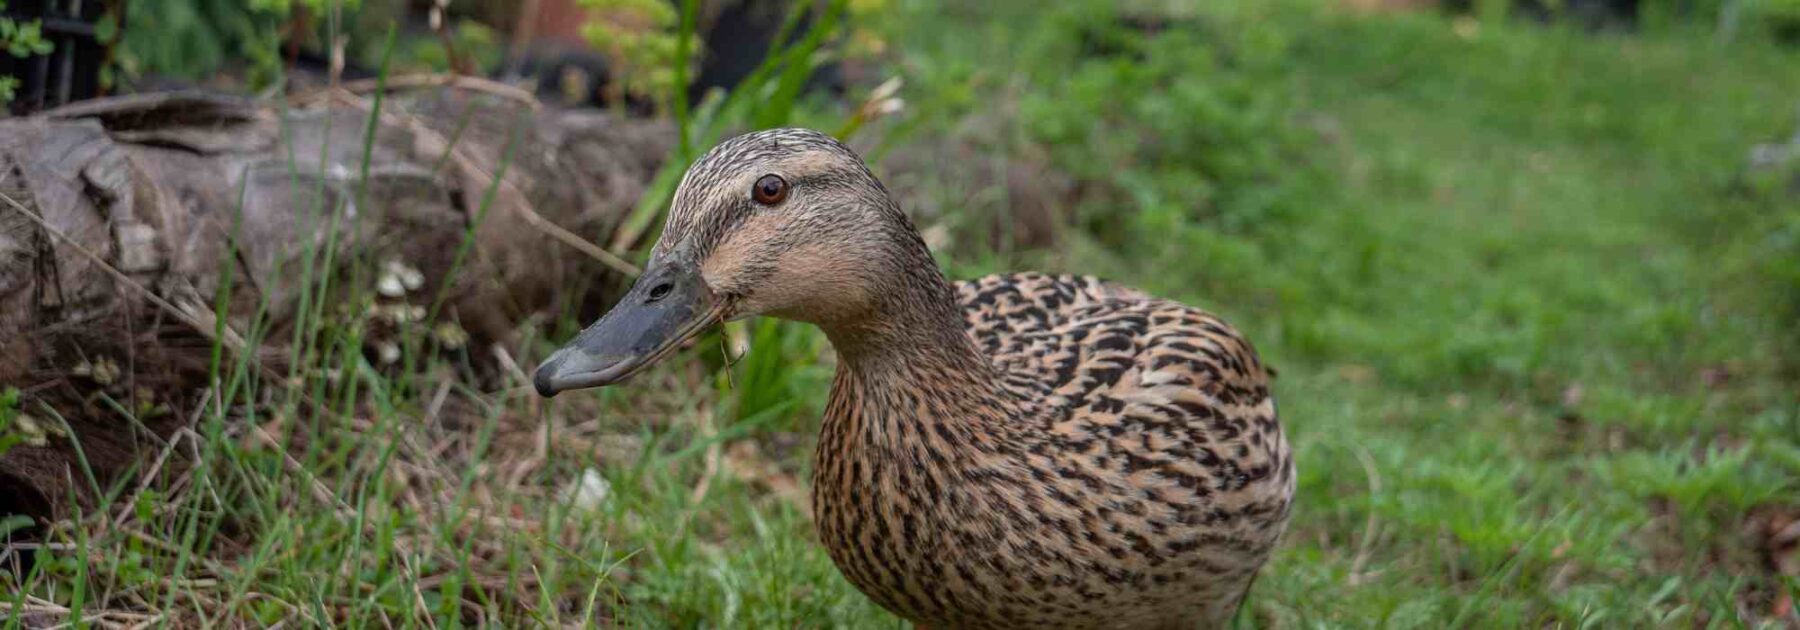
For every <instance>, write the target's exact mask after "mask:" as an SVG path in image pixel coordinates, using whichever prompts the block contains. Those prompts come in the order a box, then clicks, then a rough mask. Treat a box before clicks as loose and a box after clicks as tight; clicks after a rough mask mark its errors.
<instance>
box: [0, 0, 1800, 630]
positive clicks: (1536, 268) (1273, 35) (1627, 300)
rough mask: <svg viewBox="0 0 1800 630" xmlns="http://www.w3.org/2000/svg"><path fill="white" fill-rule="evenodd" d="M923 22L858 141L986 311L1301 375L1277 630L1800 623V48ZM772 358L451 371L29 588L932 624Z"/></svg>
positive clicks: (40, 555) (129, 605)
mask: <svg viewBox="0 0 1800 630" xmlns="http://www.w3.org/2000/svg"><path fill="white" fill-rule="evenodd" d="M887 10H888V11H889V12H890V15H889V16H888V17H889V18H890V19H889V20H887V21H886V22H885V23H884V24H883V25H881V26H880V27H879V28H875V29H874V31H875V32H876V34H877V35H878V36H879V37H881V38H884V41H885V44H886V45H887V46H889V47H891V49H892V50H891V51H890V53H889V54H888V58H889V59H890V61H892V65H891V67H889V68H887V70H886V72H889V73H896V74H899V75H902V76H905V77H906V79H907V84H906V86H905V87H904V88H903V89H902V91H901V95H902V96H903V97H904V98H905V99H906V103H907V105H906V109H905V111H903V112H902V113H901V114H899V115H897V116H894V117H891V118H889V119H883V120H881V121H877V122H875V123H872V124H871V125H870V126H869V127H868V128H866V129H864V130H862V131H860V132H859V136H858V139H857V141H856V142H853V144H855V145H856V146H858V147H860V148H862V149H864V151H865V155H867V156H869V157H871V158H874V159H875V161H876V171H877V173H878V174H882V175H884V176H885V177H886V178H887V179H888V184H889V187H890V188H893V189H894V190H895V192H896V193H897V194H899V195H900V196H901V197H902V198H903V199H905V203H907V204H908V206H909V208H910V209H911V210H912V211H914V213H915V215H916V216H918V217H919V222H920V223H921V224H922V225H923V226H925V227H927V228H928V229H927V231H928V233H929V234H930V236H929V239H930V240H931V241H932V242H933V243H934V244H935V245H938V253H939V256H940V260H941V261H942V262H943V264H944V265H945V267H946V268H947V269H948V270H950V271H951V272H952V274H953V275H956V276H959V277H967V276H972V275H977V274H981V273H986V272H991V271H999V270H1002V269H1010V268H1038V269H1045V270H1050V271H1065V272H1084V273H1095V274H1099V275H1102V276H1105V277H1108V278H1111V279H1114V280H1118V281H1121V282H1125V283H1128V284H1133V285H1137V286H1140V287H1142V288H1144V289H1147V290H1150V291H1152V292H1155V293H1158V294H1162V295H1166V296H1169V297H1174V298H1178V299H1181V300H1183V301H1187V302H1189V303H1191V304H1195V305H1198V306H1202V307H1204V308H1207V309H1209V310H1212V311H1214V312H1216V313H1218V314H1220V315H1222V316H1224V317H1225V318H1226V319H1227V320H1229V321H1231V322H1233V323H1234V324H1235V325H1237V326H1238V327H1239V328H1241V329H1243V330H1244V331H1245V332H1246V334H1247V335H1248V336H1249V337H1250V339H1251V340H1252V341H1254V342H1255V343H1256V344H1257V346H1258V348H1259V350H1260V351H1261V352H1262V353H1263V354H1264V356H1265V357H1266V358H1267V359H1268V360H1269V362H1270V363H1272V364H1273V365H1274V366H1275V367H1276V368H1277V369H1278V370H1279V376H1278V378H1277V379H1276V381H1275V395H1276V397H1277V400H1278V401H1279V403H1280V408H1281V412H1282V417H1283V420H1284V425H1285V427H1286V428H1287V430H1288V432H1289V435H1290V437H1291V439H1292V440H1293V443H1294V446H1295V450H1296V454H1297V458H1298V460H1297V461H1298V466H1299V471H1300V482H1299V491H1300V495H1299V497H1298V503H1297V508H1296V511H1295V516H1294V522H1293V524H1292V526H1291V529H1290V530H1289V533H1288V535H1287V537H1286V538H1285V539H1284V543H1283V545H1282V547H1281V549H1280V551H1279V552H1278V554H1277V555H1276V557H1275V558H1274V560H1273V561H1272V562H1271V563H1270V565H1269V566H1268V567H1267V568H1266V569H1265V570H1264V572H1263V574H1262V577H1261V579H1260V580H1259V581H1258V582H1257V585H1256V588H1255V590H1254V591H1253V594H1252V597H1251V599H1250V602H1249V604H1248V605H1247V606H1246V607H1245V610H1244V613H1243V614H1242V615H1241V616H1240V619H1239V624H1240V625H1241V626H1243V627H1300V626H1305V627H1372V626H1379V627H1426V628H1436V627H1466V626H1476V627H1522V626H1570V627H1573V626H1589V625H1598V626H1602V627H1615V626H1633V627H1636V626H1662V625H1671V626H1705V627H1712V626H1727V627H1733V626H1740V625H1741V626H1748V627H1757V626H1759V625H1763V624H1777V625H1778V624H1780V623H1782V621H1781V620H1783V619H1785V623H1787V624H1796V623H1800V616H1796V615H1797V613H1795V612H1794V609H1795V604H1794V600H1795V599H1796V598H1797V597H1800V575H1796V571H1797V570H1800V557H1796V554H1800V551H1796V550H1795V546H1794V543H1793V542H1791V541H1790V542H1787V543H1785V544H1784V543H1780V542H1779V541H1771V540H1770V535H1769V532H1772V531H1775V530H1778V529H1780V528H1782V527H1786V526H1788V524H1790V523H1794V522H1800V387H1796V384H1797V383H1800V361H1797V360H1796V359H1795V358H1794V357H1795V356H1800V334H1797V333H1796V330H1795V323H1796V322H1797V321H1800V190H1796V189H1795V188H1794V186H1795V185H1790V184H1789V183H1788V181H1787V180H1794V181H1800V180H1795V179H1794V178H1796V177H1800V175H1796V173H1800V163H1796V164H1790V165H1789V166H1788V167H1787V168H1788V169H1789V170H1788V171H1787V172H1786V174H1783V173H1774V174H1771V173H1766V172H1758V171H1754V170H1752V169H1751V168H1750V167H1749V156H1750V153H1751V151H1752V147H1754V146H1755V145H1757V144H1759V143H1772V142H1778V141H1784V140H1785V139H1786V138H1788V137H1790V136H1792V135H1794V134H1795V133H1796V131H1797V130H1800V48H1796V47H1793V46H1789V47H1786V48H1783V47H1781V46H1778V45H1776V44H1774V43H1771V42H1767V41H1764V39H1763V38H1760V37H1757V36H1754V35H1753V34H1744V35H1742V36H1740V37H1737V38H1734V39H1731V40H1729V41H1726V40H1723V39H1721V38H1720V37H1718V36H1716V34H1715V33H1714V32H1713V30H1712V29H1711V25H1710V23H1706V24H1701V25H1693V24H1672V25H1659V26H1656V27H1654V28H1651V27H1646V28H1644V29H1642V30H1641V31H1638V32H1632V33H1620V32H1604V33H1592V32H1587V31H1584V30H1581V29H1578V28H1574V27H1570V26H1567V25H1550V26H1545V25H1539V24H1535V23H1531V22H1528V21H1524V20H1495V19H1487V20H1476V19H1474V18H1450V17H1446V16H1442V15H1438V14H1436V13H1394V14H1389V13H1382V14H1373V15H1360V14H1353V13H1348V12H1343V11H1338V10H1333V9H1327V8H1323V7H1320V6H1316V5H1313V4H1310V3H1291V2H1283V3H1272V4H1262V3H1248V2H1245V3H1225V4H1224V5H1223V6H1219V7H1213V8H1208V9H1202V10H1193V11H1177V12H1171V13H1158V15H1161V16H1162V17H1160V18H1158V20H1156V21H1155V22H1156V24H1154V25H1150V26H1146V25H1144V24H1135V25H1129V24H1118V23H1117V18H1118V16H1117V14H1116V12H1117V11H1118V10H1117V9H1111V8H1108V7H1105V6H1103V5H1101V4H1098V3H1077V4H1074V5H1071V6H1067V7H1062V8H1058V9H1054V10H1039V9H1028V8H1024V7H1012V6H1010V5H1007V6H1003V7H1000V8H992V9H970V8H957V9H953V10H946V9H945V8H944V7H941V6H938V5H937V4H936V3H933V2H928V1H924V0H919V1H913V2H897V3H894V5H893V6H892V7H890V8H888V9H887ZM1702 27H1704V28H1702ZM842 116H843V113H842V112H841V111H837V110H835V109H833V107H832V106H830V105H827V104H820V103H810V104H803V105H802V106H801V108H800V110H799V111H798V112H797V113H796V116H795V119H796V120H797V121H798V122H800V123H804V124H816V125H819V126H822V127H825V128H826V129H827V130H831V129H832V127H827V126H826V125H828V124H831V123H833V122H835V121H840V120H841V119H842ZM945 154H949V155H953V156H954V158H953V159H947V160H946V159H932V158H933V156H941V155H945ZM996 172H997V173H1001V174H1006V175H1004V176H1001V175H994V173H996ZM983 173H986V174H987V175H986V176H984V175H983ZM1023 213H1036V214H1034V215H1032V216H1026V215H1025V214H1023ZM1038 215H1042V216H1038ZM1046 217H1047V218H1046ZM1032 221H1041V222H1043V221H1047V222H1048V223H1051V224H1053V225H1055V226H1059V227H1058V229H1056V230H1054V232H1055V239H1054V241H1053V244H1046V242H1039V241H1030V242H1027V241H1025V240H1022V239H1020V238H1017V234H1016V230H1014V229H1012V228H1014V227H1015V226H1018V225H1023V224H1026V223H1030V222H1032ZM581 323H583V322H562V323H560V324H558V325H555V326H550V327H547V328H546V330H544V331H543V332H542V334H540V335H536V336H535V337H534V339H535V341H533V342H532V344H531V345H530V346H529V347H528V348H525V349H523V350H522V352H521V354H522V355H523V356H524V357H528V358H531V359H535V358H541V357H542V356H543V354H544V353H546V352H548V351H549V350H550V349H552V348H553V347H554V343H553V340H554V339H560V338H561V337H562V336H566V335H567V334H569V333H570V332H571V331H572V330H573V328H574V327H575V326H578V325H579V324H581ZM747 332H748V335H747V339H748V345H749V350H748V352H747V353H745V354H744V355H743V356H742V357H741V358H738V359H737V360H736V361H733V362H729V363H727V362H726V361H725V360H724V358H723V355H725V354H727V352H729V350H728V351H725V352H722V351H721V349H720V348H721V347H722V346H729V345H732V344H733V343H735V340H733V339H723V338H719V337H715V338H713V339H709V340H707V341H705V342H703V343H700V344H697V345H696V348H695V349H693V350H691V351H689V352H687V353H686V354H685V355H682V356H680V357H677V358H676V359H674V360H670V361H668V362H666V363H665V364H664V365H662V366H660V367H658V368H657V369H655V370H653V371H651V372H648V373H646V374H644V375H642V376H640V377H638V378H637V379H634V380H633V381H631V383H630V384H628V385H626V386H622V387H614V388H607V389H604V390H599V391H595V392H582V393H579V394H575V395H566V396H561V397H558V398H557V399H555V400H554V401H544V400H541V399H537V398H535V396H534V395H532V394H531V393H529V390H528V389H526V388H523V387H517V388H513V389H508V390H504V391H498V392H492V391H489V392H482V391H475V390H472V389H469V388H467V387H465V386H463V385H460V384H457V383H455V382H454V381H452V380H450V379H449V378H448V377H446V376H445V375H446V374H449V373H450V368H447V367H443V366H433V365H427V366H424V367H421V368H420V369H419V372H418V373H417V374H413V375H407V376H403V377H402V376H392V375H380V374H372V373H357V374H355V375H353V376H352V377H351V378H352V380H356V381H357V382H359V383H363V385H361V391H360V392H357V393H354V394H353V395H349V396H344V395H340V394H333V395H331V396H327V397H324V398H327V400H325V401H323V402H320V401H319V397H313V398H291V399H288V398H282V397H280V396H276V398H275V400H277V401H281V400H289V402H287V403H285V404H276V405H272V406H267V407H265V408H262V409H255V408H243V407H237V406H231V405H224V406H221V407H220V408H217V409H213V410H211V411H210V412H209V413H208V414H206V415H205V417H203V418H200V419H199V420H198V422H197V424H196V425H195V428H194V430H193V431H192V432H191V433H187V434H184V435H183V436H182V437H180V438H178V439H177V440H176V443H175V444H174V446H172V447H171V448H170V450H171V451H178V452H183V453H191V454H192V455H194V456H196V458H197V459H199V460H200V461H203V462H205V463H206V465H203V466H198V467H194V468H192V469H191V470H187V471H185V472H182V473H181V474H179V475H176V474H167V475H163V474H158V473H159V472H160V471H159V470H157V469H154V468H151V469H148V472H150V473H151V474H149V475H147V476H146V477H145V481H144V482H143V483H142V484H141V485H140V484H139V483H137V482H133V483H129V484H124V485H121V486H120V487H118V488H114V489H112V490H110V491H108V493H107V494H108V496H110V497H111V499H110V500H109V501H107V502H106V504H105V505H103V506H102V509H101V510H100V512H101V513H99V514H89V515H86V516H85V517H82V518H79V519H77V520H76V521H74V522H69V523H63V524H61V525H58V526H56V527H53V528H52V529H51V532H50V539H51V540H52V541H55V542H56V543H57V544H58V545H61V546H52V547H45V548H41V549H40V550H39V551H38V552H36V555H37V559H38V561H37V562H35V563H33V568H32V569H31V570H30V571H28V572H26V573H25V574H23V575H14V574H10V573H0V585H3V586H4V587H5V588H3V589H0V590H3V591H6V592H10V593H13V595H12V596H11V599H12V601H13V603H12V606H13V607H14V608H15V609H20V608H21V607H23V606H25V605H27V604H28V603H29V604H31V605H35V606H61V607H66V608H71V609H83V608H85V609H88V610H90V611H93V613H92V614H94V615H99V614H101V611H115V612H113V613H108V614H112V615H114V616H113V617H108V618H107V619H109V620H114V621H117V620H125V621H126V622H130V621H133V620H137V621H145V620H163V621H173V622H177V623H179V624H181V625H198V624H201V623H211V624H224V625H233V624H248V625H261V624H268V623H274V622H275V621H276V620H280V619H289V620H291V621H290V622H289V623H301V624H307V625H311V624H317V623H341V624H349V625H357V626H373V625H401V626H409V627H419V626H446V625H454V624H459V623H463V624H468V623H482V622H487V623H503V624H508V625H517V624H524V623H541V624H549V625H558V624H579V623H584V622H590V621H603V622H607V623H617V624H621V625H630V626H649V627H698V626H708V627H794V626H804V627H815V626H839V627H869V626H874V627H898V626H900V625H901V622H899V621H898V620H895V619H894V618H893V617H891V616H890V615H888V614H887V613H885V612H883V611H881V610H880V609H879V608H877V607H875V606H874V605H873V604H871V603H870V602H869V601H868V600H866V599H865V598H863V597H862V596H861V595H860V594H859V593H858V592H856V591H855V589H854V588H852V587H851V586H850V585H849V584H848V583H847V582H845V581H844V580H843V579H842V578H841V577H840V576H839V575H838V574H837V572H836V569H835V568H834V567H833V566H832V564H831V562H830V560H829V559H828V558H827V557H826V556H825V553H824V551H823V549H822V548H820V547H819V546H818V545H817V543H816V542H815V541H814V535H813V531H812V529H811V525H810V522H809V519H808V512H807V505H806V483H807V479H808V477H809V461H810V460H811V457H812V444H813V440H814V434H815V431H816V428H817V418H818V414H819V412H820V408H821V406H822V403H823V400H824V398H825V394H826V391H827V387H828V383H829V379H830V375H831V369H832V362H833V358H832V356H831V354H830V351H829V345H828V344H826V343H825V341H824V340H823V337H822V336H821V335H819V334H817V333H816V332H815V331H812V330H811V329H808V328H805V327H802V326H798V325H793V324H782V323H777V322H773V321H760V322H752V323H751V324H750V325H749V327H748V330H747ZM334 352H337V353H339V355H343V356H348V355H349V353H350V351H348V350H344V349H336V350H334V349H333V346H332V345H331V344H326V345H325V347H324V348H323V349H322V350H321V355H322V358H321V359H320V361H323V362H329V361H330V360H331V357H332V356H337V355H334V354H333V353H334ZM240 371H241V370H240ZM248 380H249V381H251V382H248V383H242V384H239V383H236V381H235V380H234V381H231V384H230V385H229V386H230V387H243V388H255V387H257V385H256V384H255V383H254V379H248ZM268 387H270V388H271V389H279V388H278V387H275V386H272V385H271V386H268ZM321 387H322V389H320V391H321V392H323V391H337V390H333V389H328V388H323V386H321ZM245 396H249V394H245ZM244 399H245V400H252V399H253V398H249V397H246V398H244ZM1784 545H1785V546H1784ZM27 595H29V596H30V597H32V598H34V599H33V600H31V601H30V602H28V601H27V600H26V599H25V598H26V597H27ZM1784 615H1785V617H1784ZM13 620H14V622H15V625H16V624H17V622H18V621H19V617H16V616H15V617H14V618H13Z"/></svg>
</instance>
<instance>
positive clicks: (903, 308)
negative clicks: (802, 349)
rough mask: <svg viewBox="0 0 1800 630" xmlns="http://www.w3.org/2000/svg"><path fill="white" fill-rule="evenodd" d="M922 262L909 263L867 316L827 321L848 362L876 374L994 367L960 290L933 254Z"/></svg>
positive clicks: (982, 370) (830, 335) (836, 345)
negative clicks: (973, 335) (972, 334)
mask: <svg viewBox="0 0 1800 630" xmlns="http://www.w3.org/2000/svg"><path fill="white" fill-rule="evenodd" d="M922 262H923V263H924V264H923V265H918V264H913V265H907V266H904V267H903V268H902V269H903V271H900V272H898V274H897V275H898V276H899V277H897V278H894V279H893V282H891V283H890V284H889V285H888V286H886V287H883V288H882V289H883V290H882V291H880V292H879V293H877V294H876V295H875V296H874V301H873V304H872V305H871V306H872V308H870V309H868V310H867V311H866V313H865V314H864V316H863V317H860V318H856V319H853V320H848V321H841V322H831V323H825V324H822V325H821V328H823V329H824V331H825V336H826V337H828V338H830V339H831V344H832V346H833V347H834V348H836V349H837V353H838V356H839V359H840V361H841V362H842V363H843V365H844V366H846V367H847V368H849V369H851V370H853V371H856V372H860V373H866V374H868V375H870V376H877V375H880V376H887V375H899V374H912V375H919V374H921V373H935V372H940V371H953V372H955V371H960V372H968V373H983V374H985V373H986V372H988V371H991V369H992V367H991V365H990V364H989V362H988V361H987V360H986V359H985V358H984V357H983V356H982V355H981V354H980V352H979V351H978V350H977V349H976V347H975V344H974V342H973V340H971V339H970V338H969V334H968V332H967V331H966V329H965V324H964V323H963V316H962V311H961V307H960V306H959V305H958V304H957V302H956V291H955V289H954V288H952V287H951V285H950V282H949V281H948V280H946V279H945V278H944V275H943V274H942V273H941V272H939V271H938V269H937V266H936V265H935V264H934V263H933V262H932V261H931V260H930V258H929V257H927V258H925V259H924V260H923V261H922Z"/></svg>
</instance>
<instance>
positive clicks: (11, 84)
mask: <svg viewBox="0 0 1800 630" xmlns="http://www.w3.org/2000/svg"><path fill="white" fill-rule="evenodd" d="M5 10H6V3H5V2H3V1H0V11H5ZM53 49H54V46H53V45H52V44H51V43H50V42H49V41H47V40H45V39H44V32H43V22H42V21H40V20H31V21H19V20H17V19H15V18H11V17H5V16H3V15H0V51H4V52H5V53H6V54H8V55H12V56H13V57H14V58H17V59H24V58H27V57H32V56H37V55H48V54H50V51H51V50H53ZM18 87H19V78H18V77H8V76H0V105H5V104H6V103H10V102H12V100H13V97H14V96H15V94H14V91H15V90H17V89H18Z"/></svg>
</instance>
